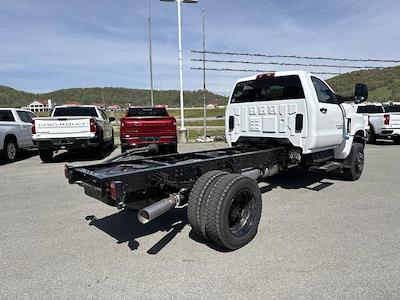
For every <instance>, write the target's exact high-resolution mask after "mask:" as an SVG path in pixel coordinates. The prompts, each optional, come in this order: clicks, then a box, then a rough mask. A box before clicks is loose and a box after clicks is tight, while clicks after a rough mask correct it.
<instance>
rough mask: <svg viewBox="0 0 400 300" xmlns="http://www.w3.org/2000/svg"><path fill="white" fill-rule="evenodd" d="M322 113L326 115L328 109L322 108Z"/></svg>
mask: <svg viewBox="0 0 400 300" xmlns="http://www.w3.org/2000/svg"><path fill="white" fill-rule="evenodd" d="M320 111H321V112H322V113H323V114H326V112H327V111H328V110H327V109H326V108H320Z"/></svg>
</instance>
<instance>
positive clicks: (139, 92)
mask: <svg viewBox="0 0 400 300" xmlns="http://www.w3.org/2000/svg"><path fill="white" fill-rule="evenodd" d="M46 99H52V100H53V103H54V102H55V103H57V104H58V105H61V104H64V103H65V102H80V103H82V104H93V103H105V104H107V105H111V104H118V105H120V106H121V107H127V106H128V102H129V101H131V104H132V105H149V102H150V92H149V90H143V89H127V88H114V87H105V88H98V87H94V88H71V89H63V90H58V91H54V92H50V93H42V94H33V93H26V92H23V91H17V90H15V89H13V88H10V87H7V86H1V85H0V107H21V106H26V105H27V104H29V103H30V102H31V101H33V100H46ZM184 99H185V106H189V107H190V106H202V105H203V91H202V90H198V91H185V94H184ZM206 99H207V103H212V104H219V105H223V104H225V103H226V101H227V97H225V96H221V95H217V94H214V93H211V92H207V94H206ZM154 103H155V104H167V105H168V106H169V107H178V106H179V91H177V90H166V91H159V90H156V91H154Z"/></svg>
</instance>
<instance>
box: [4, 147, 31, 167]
mask: <svg viewBox="0 0 400 300" xmlns="http://www.w3.org/2000/svg"><path fill="white" fill-rule="evenodd" d="M36 155H38V152H37V150H29V151H22V152H20V153H19V154H18V156H17V159H16V160H14V161H7V160H5V159H4V158H2V157H1V156H0V166H2V165H8V164H12V163H15V162H18V161H22V160H25V159H28V158H31V157H34V156H36Z"/></svg>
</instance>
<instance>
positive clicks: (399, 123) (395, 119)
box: [389, 113, 400, 128]
mask: <svg viewBox="0 0 400 300" xmlns="http://www.w3.org/2000/svg"><path fill="white" fill-rule="evenodd" d="M389 124H390V125H392V126H393V127H396V128H400V114H393V113H392V114H390V123H389Z"/></svg>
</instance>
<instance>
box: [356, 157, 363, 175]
mask: <svg viewBox="0 0 400 300" xmlns="http://www.w3.org/2000/svg"><path fill="white" fill-rule="evenodd" d="M363 169H364V153H362V152H358V155H357V158H356V173H357V174H361V173H362V171H363Z"/></svg>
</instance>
